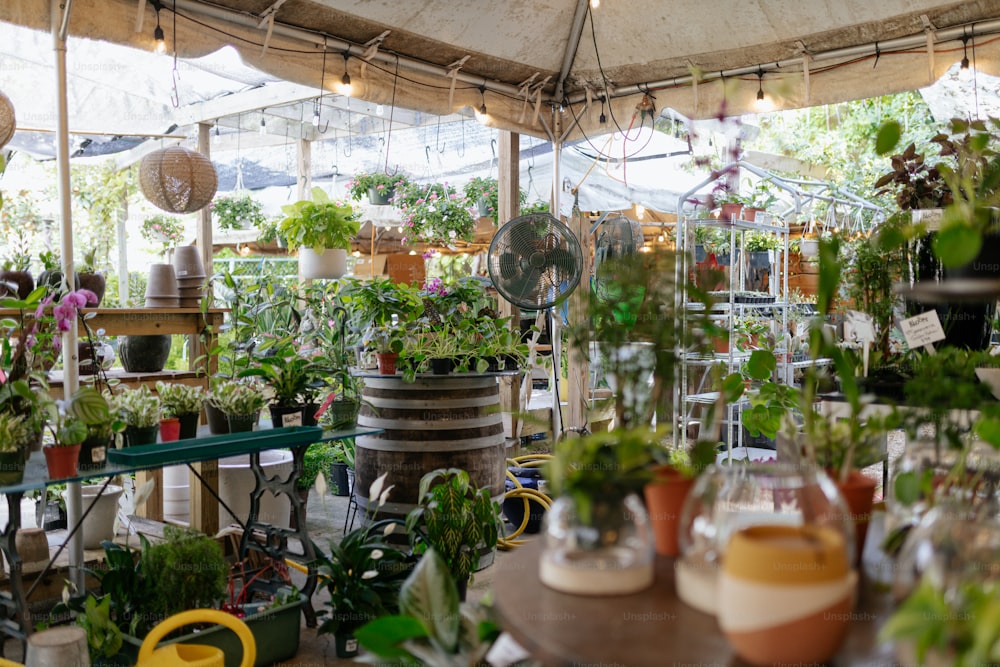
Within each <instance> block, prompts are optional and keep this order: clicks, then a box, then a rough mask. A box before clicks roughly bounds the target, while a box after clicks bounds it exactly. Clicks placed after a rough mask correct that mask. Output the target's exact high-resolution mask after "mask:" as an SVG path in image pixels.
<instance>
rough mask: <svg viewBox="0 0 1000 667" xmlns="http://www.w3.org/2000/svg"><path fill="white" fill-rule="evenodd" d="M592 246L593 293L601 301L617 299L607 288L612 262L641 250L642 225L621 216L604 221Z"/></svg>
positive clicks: (610, 277) (612, 267) (611, 275)
mask: <svg viewBox="0 0 1000 667" xmlns="http://www.w3.org/2000/svg"><path fill="white" fill-rule="evenodd" d="M600 230H601V231H600V233H599V234H598V235H597V241H596V243H595V245H594V292H595V293H596V294H597V296H598V297H599V298H601V299H603V300H607V299H609V298H617V296H620V295H615V294H613V293H611V292H613V290H609V289H608V287H607V282H608V280H609V279H612V278H613V277H614V273H615V270H614V262H615V260H620V259H622V258H624V257H629V256H631V255H634V254H636V253H637V252H639V249H640V248H642V244H643V238H642V225H640V224H639V223H638V222H636V221H635V220H629V219H628V218H626V217H625V216H624V215H622V214H620V213H619V214H618V215H617V216H616V217H614V218H610V219H608V220H605V221H604V222H602V223H601V225H600Z"/></svg>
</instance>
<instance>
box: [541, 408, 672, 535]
mask: <svg viewBox="0 0 1000 667" xmlns="http://www.w3.org/2000/svg"><path fill="white" fill-rule="evenodd" d="M655 443H656V437H655V434H654V433H652V432H651V431H649V430H648V429H641V428H638V429H629V430H615V431H612V432H609V433H595V434H593V435H589V436H587V437H584V438H566V439H564V440H562V441H560V442H559V443H558V444H557V445H556V448H555V451H554V452H553V456H552V459H551V460H550V461H549V462H548V463H547V464H546V466H545V478H546V479H547V480H548V482H549V490H550V491H551V492H552V494H554V495H561V496H568V497H569V498H571V499H572V500H573V505H574V507H575V508H576V512H577V516H579V517H580V522H581V523H583V524H584V525H587V526H593V527H594V528H595V529H597V530H596V534H595V538H596V539H597V542H596V543H595V545H594V546H599V545H603V544H605V543H611V542H613V541H614V540H613V538H612V536H610V535H607V534H606V530H607V529H610V528H611V527H613V526H618V525H620V521H619V519H620V517H619V516H618V513H619V511H620V507H621V501H622V500H624V498H625V497H626V496H628V495H629V494H632V493H635V494H639V495H641V494H642V489H643V487H644V486H645V485H646V483H647V482H649V481H651V480H652V478H653V475H652V471H651V468H650V465H651V464H652V463H653V449H654V448H655V447H656V446H657V445H656V444H655ZM612 515H613V516H612Z"/></svg>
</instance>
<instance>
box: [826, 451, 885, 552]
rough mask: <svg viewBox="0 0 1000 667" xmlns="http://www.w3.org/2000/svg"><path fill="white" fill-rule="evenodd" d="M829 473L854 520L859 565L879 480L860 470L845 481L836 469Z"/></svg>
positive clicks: (852, 472)
mask: <svg viewBox="0 0 1000 667" xmlns="http://www.w3.org/2000/svg"><path fill="white" fill-rule="evenodd" d="M827 474H828V475H830V479H832V480H833V481H834V482H836V483H837V488H838V489H839V490H840V493H841V495H843V496H844V500H846V501H847V509H848V510H849V511H850V512H851V521H853V522H854V547H855V548H854V551H855V553H854V564H855V565H858V564H860V563H861V554H862V553H864V550H865V538H866V537H867V536H868V522H869V520H870V519H871V514H872V504H873V502H874V500H875V486H876V484H877V481H876V480H875V479H874V478H872V477H868V476H867V475H864V474H862V473H861V472H860V471H858V470H852V471H851V473H850V475H848V476H847V481H845V482H841V481H840V479H839V476H838V475H837V471H835V470H828V471H827Z"/></svg>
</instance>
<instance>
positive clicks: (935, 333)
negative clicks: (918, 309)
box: [899, 310, 944, 350]
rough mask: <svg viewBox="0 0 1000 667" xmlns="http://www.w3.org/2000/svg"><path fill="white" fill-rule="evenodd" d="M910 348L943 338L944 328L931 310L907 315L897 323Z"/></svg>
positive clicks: (929, 343)
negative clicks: (912, 315) (910, 315)
mask: <svg viewBox="0 0 1000 667" xmlns="http://www.w3.org/2000/svg"><path fill="white" fill-rule="evenodd" d="M899 326H900V328H901V329H902V330H903V336H904V337H905V338H906V344H907V345H909V346H910V349H913V350H915V349H917V348H918V347H923V346H925V345H931V344H932V343H936V342H937V341H939V340H944V329H942V328H941V320H940V319H938V316H937V313H936V312H934V311H933V310H928V311H927V312H924V313H920V314H919V315H916V316H914V317H909V318H907V319H905V320H903V321H902V322H900V323H899Z"/></svg>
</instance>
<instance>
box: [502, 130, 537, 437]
mask: <svg viewBox="0 0 1000 667" xmlns="http://www.w3.org/2000/svg"><path fill="white" fill-rule="evenodd" d="M520 163H521V135H519V134H516V133H514V132H508V131H506V130H500V132H499V135H498V137H497V164H498V170H499V173H498V175H497V187H498V197H499V201H498V203H497V222H498V224H506V223H507V222H510V221H511V220H513V219H514V218H516V217H517V216H518V214H520V212H521V210H520V209H521V183H520V171H519V168H520ZM499 306H500V316H501V317H510V318H511V327H512V328H513V329H514V331H515V332H520V330H521V311H520V310H519V309H518V308H517V307H516V306H514V305H513V304H511V303H510V302H509V301H507V300H506V299H503V298H501V299H500V304H499ZM529 382H530V380H529ZM500 405H501V408H502V410H503V411H504V412H508V413H510V431H508V432H507V433H506V436H507V437H508V438H510V439H515V438H519V437H520V436H519V434H520V430H521V425H520V421H521V417H520V413H521V377H520V376H514V377H505V378H501V380H500Z"/></svg>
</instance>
